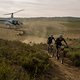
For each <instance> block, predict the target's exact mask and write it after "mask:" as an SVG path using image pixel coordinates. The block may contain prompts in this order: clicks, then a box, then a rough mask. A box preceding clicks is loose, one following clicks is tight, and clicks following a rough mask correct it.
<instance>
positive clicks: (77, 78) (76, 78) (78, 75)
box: [50, 58, 80, 80]
mask: <svg viewBox="0 0 80 80" xmlns="http://www.w3.org/2000/svg"><path fill="white" fill-rule="evenodd" d="M50 60H51V62H52V63H54V64H55V65H56V66H57V67H56V69H57V70H59V73H60V74H61V75H60V76H61V77H64V80H80V70H79V69H78V68H75V67H73V66H70V65H68V64H66V63H64V64H61V63H60V62H59V61H57V60H56V59H55V58H50Z"/></svg>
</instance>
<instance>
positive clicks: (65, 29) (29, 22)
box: [0, 17, 80, 42]
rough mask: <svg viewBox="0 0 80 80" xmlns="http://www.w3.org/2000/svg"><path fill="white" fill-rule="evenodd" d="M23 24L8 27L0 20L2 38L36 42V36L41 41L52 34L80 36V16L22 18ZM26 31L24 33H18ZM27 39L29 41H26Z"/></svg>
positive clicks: (66, 36)
mask: <svg viewBox="0 0 80 80" xmlns="http://www.w3.org/2000/svg"><path fill="white" fill-rule="evenodd" d="M19 20H21V21H22V22H23V24H24V25H23V26H22V28H21V29H19V30H15V29H12V30H11V29H7V26H6V25H5V24H3V23H1V22H0V38H2V39H8V40H20V41H23V42H29V41H28V40H30V39H31V38H32V37H34V38H33V39H31V41H33V42H36V40H35V39H36V38H37V39H38V40H39V39H40V41H41V42H44V40H45V39H46V38H47V37H48V36H49V35H50V34H54V36H55V37H57V36H58V35H59V34H63V35H64V37H65V38H80V37H79V35H80V18H74V17H54V18H22V19H20V18H19ZM23 31H24V32H25V34H24V35H22V36H19V35H17V34H19V33H22V32H23ZM26 40H27V41H26Z"/></svg>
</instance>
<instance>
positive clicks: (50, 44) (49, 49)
mask: <svg viewBox="0 0 80 80" xmlns="http://www.w3.org/2000/svg"><path fill="white" fill-rule="evenodd" d="M53 40H54V41H55V38H54V36H53V35H51V36H49V37H48V40H47V44H48V52H49V53H51V52H52V49H51V48H52V47H53Z"/></svg>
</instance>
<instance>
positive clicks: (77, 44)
mask: <svg viewBox="0 0 80 80" xmlns="http://www.w3.org/2000/svg"><path fill="white" fill-rule="evenodd" d="M68 58H69V59H70V60H71V61H72V63H73V65H74V66H76V67H79V66H80V40H79V39H77V40H76V39H74V40H73V44H72V45H71V48H70V49H69V53H68Z"/></svg>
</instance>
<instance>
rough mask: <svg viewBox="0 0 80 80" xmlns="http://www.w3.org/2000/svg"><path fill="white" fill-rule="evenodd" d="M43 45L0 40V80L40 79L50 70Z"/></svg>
mask: <svg viewBox="0 0 80 80" xmlns="http://www.w3.org/2000/svg"><path fill="white" fill-rule="evenodd" d="M44 45H45V44H38V45H36V44H34V45H33V46H30V45H29V44H27V45H26V44H23V43H21V42H18V41H6V40H0V80H30V79H31V80H32V79H34V78H40V77H41V75H42V74H44V73H45V72H46V71H48V70H49V68H50V64H49V56H48V55H47V54H46V53H45V51H44V50H43V49H42V48H44V47H41V46H44ZM44 49H45V48H44Z"/></svg>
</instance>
